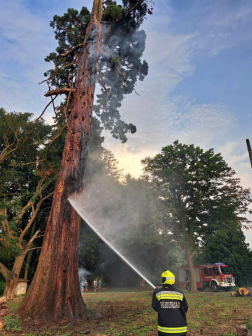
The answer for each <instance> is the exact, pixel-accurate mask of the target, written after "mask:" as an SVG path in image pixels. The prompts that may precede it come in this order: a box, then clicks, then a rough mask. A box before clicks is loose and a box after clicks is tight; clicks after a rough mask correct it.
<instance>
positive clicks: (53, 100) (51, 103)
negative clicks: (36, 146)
mask: <svg viewBox="0 0 252 336" xmlns="http://www.w3.org/2000/svg"><path fill="white" fill-rule="evenodd" d="M57 97H58V94H57V95H56V96H55V97H54V98H53V99H51V101H50V102H49V103H48V104H47V105H46V107H45V108H44V110H43V112H42V113H41V114H40V116H39V117H38V118H37V119H36V120H35V121H34V122H37V121H38V120H39V119H40V118H41V117H42V115H43V114H44V113H45V111H46V109H47V108H48V106H50V105H51V104H52V102H53V101H54V100H55V99H56V98H57Z"/></svg>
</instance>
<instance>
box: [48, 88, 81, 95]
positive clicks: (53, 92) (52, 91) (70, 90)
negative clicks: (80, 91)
mask: <svg viewBox="0 0 252 336" xmlns="http://www.w3.org/2000/svg"><path fill="white" fill-rule="evenodd" d="M75 91H76V89H70V88H67V87H63V88H59V89H56V90H51V91H48V92H47V93H46V94H45V97H50V96H53V95H60V94H62V93H63V94H68V93H72V92H75Z"/></svg>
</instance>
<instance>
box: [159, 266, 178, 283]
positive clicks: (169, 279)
mask: <svg viewBox="0 0 252 336" xmlns="http://www.w3.org/2000/svg"><path fill="white" fill-rule="evenodd" d="M161 280H162V283H163V285H173V284H174V283H175V275H174V274H173V273H172V272H170V271H168V270H167V271H164V272H163V273H162V274H161Z"/></svg>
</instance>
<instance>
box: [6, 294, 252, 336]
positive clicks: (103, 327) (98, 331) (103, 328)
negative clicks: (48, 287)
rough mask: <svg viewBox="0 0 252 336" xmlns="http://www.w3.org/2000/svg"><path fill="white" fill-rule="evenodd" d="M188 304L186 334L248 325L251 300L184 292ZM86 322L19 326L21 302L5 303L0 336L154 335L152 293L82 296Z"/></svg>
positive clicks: (228, 333)
mask: <svg viewBox="0 0 252 336" xmlns="http://www.w3.org/2000/svg"><path fill="white" fill-rule="evenodd" d="M184 293H185V295H186V298H187V300H188V303H189V312H188V315H187V316H188V317H187V318H188V329H189V332H188V335H190V336H192V335H193V336H197V335H204V336H207V335H216V336H219V335H221V336H232V335H236V332H235V330H236V328H235V327H236V325H240V324H244V323H247V325H249V323H252V300H251V298H248V297H231V296H230V293H225V292H219V293H212V292H210V291H209V292H208V291H206V292H203V293H202V292H198V293H197V294H191V293H189V292H187V291H184ZM83 297H84V300H85V302H86V305H87V309H88V315H89V316H88V321H86V322H85V323H84V322H81V321H80V322H79V323H75V324H72V325H71V324H70V323H68V322H67V321H66V322H63V323H61V324H60V325H50V326H48V325H39V324H37V323H36V321H32V320H28V321H26V323H25V324H23V323H21V322H20V321H19V320H18V318H17V316H16V315H15V312H16V309H17V307H18V305H19V303H20V302H21V299H16V300H15V301H12V302H9V303H8V305H9V306H10V307H11V314H12V315H9V316H8V317H7V318H6V322H7V328H8V330H7V329H6V328H5V329H4V330H3V331H2V335H4V336H9V335H23V336H35V335H36V336H52V335H53V336H54V335H55V336H70V335H71V336H73V335H75V336H77V335H79V336H80V335H89V336H94V335H97V336H98V335H99V336H102V335H114V336H124V335H125V336H126V335H127V336H130V335H131V336H132V335H138V336H145V335H149V336H154V335H157V329H156V326H157V313H156V312H154V311H153V310H152V308H151V299H152V291H140V292H139V291H130V292H118V291H117V292H115V291H112V292H111V291H103V292H100V293H92V292H89V293H85V294H83Z"/></svg>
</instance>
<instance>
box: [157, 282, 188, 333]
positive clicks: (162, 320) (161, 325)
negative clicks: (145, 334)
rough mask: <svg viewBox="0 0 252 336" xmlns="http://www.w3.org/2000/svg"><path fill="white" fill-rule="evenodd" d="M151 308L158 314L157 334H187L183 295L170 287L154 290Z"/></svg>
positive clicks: (186, 308)
mask: <svg viewBox="0 0 252 336" xmlns="http://www.w3.org/2000/svg"><path fill="white" fill-rule="evenodd" d="M152 308H153V309H154V310H155V311H157V312H158V334H159V335H160V336H163V335H170V336H172V335H174V336H175V335H177V336H178V335H180V336H184V335H186V333H187V323H186V312H187V310H188V304H187V301H186V298H185V296H184V294H183V293H182V292H180V291H178V290H176V289H175V288H174V287H173V286H171V285H163V287H162V288H159V289H155V291H154V293H153V297H152Z"/></svg>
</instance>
